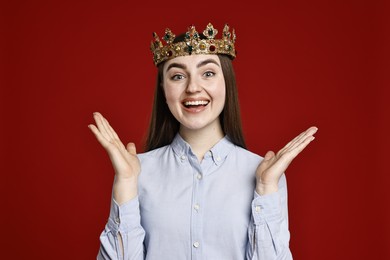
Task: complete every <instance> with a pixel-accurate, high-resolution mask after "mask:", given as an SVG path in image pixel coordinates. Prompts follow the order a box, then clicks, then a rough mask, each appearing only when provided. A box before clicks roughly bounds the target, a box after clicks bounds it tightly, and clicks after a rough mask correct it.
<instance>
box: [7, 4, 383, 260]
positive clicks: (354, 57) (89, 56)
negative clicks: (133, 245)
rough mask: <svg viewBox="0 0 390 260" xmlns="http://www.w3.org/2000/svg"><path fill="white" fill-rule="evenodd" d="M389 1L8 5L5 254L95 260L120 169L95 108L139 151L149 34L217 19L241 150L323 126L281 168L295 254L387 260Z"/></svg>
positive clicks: (151, 78) (147, 93)
mask: <svg viewBox="0 0 390 260" xmlns="http://www.w3.org/2000/svg"><path fill="white" fill-rule="evenodd" d="M6 2H8V3H6ZM341 2H343V3H341ZM384 2H385V1H383V3H382V2H381V1H349V3H347V1H325V2H323V3H320V2H318V1H260V3H259V4H258V7H254V6H251V5H249V4H244V3H243V2H241V1H240V2H237V3H234V4H223V2H220V3H217V2H210V1H208V2H199V1H198V2H197V1H190V2H188V1H178V2H174V1H170V2H164V3H163V4H159V5H155V4H153V3H152V2H145V3H140V2H138V3H130V1H106V2H97V1H4V2H3V3H2V4H1V6H0V12H1V21H0V23H1V31H0V33H1V34H0V43H1V45H2V46H1V53H0V55H1V56H0V60H1V74H0V76H1V77H0V80H1V81H0V84H1V92H0V95H1V127H0V131H1V132H0V135H1V168H0V171H1V182H0V183H1V201H2V206H1V211H2V213H1V225H2V226H1V231H2V232H1V236H2V239H1V240H2V241H1V243H0V247H1V254H2V257H1V258H2V259H94V258H95V256H96V254H97V250H98V246H99V240H98V238H99V234H100V232H101V231H102V229H103V228H104V225H105V222H106V219H107V217H108V212H109V202H110V195H111V184H112V179H113V171H112V168H111V164H110V161H109V159H108V157H107V155H106V154H105V151H104V150H103V149H102V148H101V147H100V146H99V144H98V143H97V141H96V140H95V139H94V137H93V135H92V134H91V133H90V132H89V129H88V128H87V125H88V124H90V123H92V122H93V120H92V113H93V112H94V111H100V112H101V113H103V114H104V115H105V116H106V117H107V118H108V119H109V120H110V122H111V124H112V125H113V126H114V127H115V129H116V130H117V132H118V133H119V135H120V136H121V138H122V140H123V141H130V140H132V141H134V142H135V143H136V144H137V146H138V148H139V149H138V150H139V151H142V141H143V138H144V134H145V130H146V128H147V125H148V120H149V114H150V111H151V104H152V95H153V89H154V82H155V72H156V70H155V67H154V65H153V63H152V59H151V53H150V52H149V44H150V40H151V33H152V32H153V31H156V32H158V33H159V34H160V36H162V35H163V32H164V30H165V27H170V28H171V29H172V30H173V31H174V32H177V33H179V32H182V31H183V30H185V29H186V28H187V26H188V25H190V24H192V23H193V24H195V25H196V26H197V28H198V29H199V30H203V28H204V27H205V26H206V24H207V23H208V22H209V21H210V22H212V23H213V24H214V25H215V26H216V27H217V28H218V29H220V31H221V29H222V26H223V24H224V23H225V22H228V23H229V24H230V25H231V26H232V27H234V28H235V29H236V32H237V44H236V47H237V49H238V57H237V59H236V60H235V61H234V66H235V68H236V74H237V79H238V87H239V95H240V102H241V108H242V115H243V124H244V131H245V134H246V139H247V143H248V146H249V149H250V150H252V151H254V152H256V153H259V154H262V155H263V154H264V153H265V152H266V151H267V150H268V149H273V150H277V149H279V148H281V147H282V146H283V145H284V144H285V143H286V142H287V141H289V139H290V138H292V137H294V136H295V135H296V134H298V133H299V132H301V131H302V130H304V129H306V128H307V127H309V126H311V125H316V126H318V127H319V132H318V133H317V135H316V136H317V138H316V140H315V141H314V142H313V143H312V144H311V145H310V146H309V147H308V148H307V150H305V151H304V152H303V153H302V154H301V155H300V156H299V157H298V158H297V159H296V161H294V162H293V164H292V165H291V166H290V168H289V169H288V171H287V178H288V183H289V209H290V229H291V250H292V252H293V255H294V256H295V259H299V260H300V259H302V260H303V259H309V260H313V259H315V260H322V259H327V260H328V259H389V257H390V251H389V242H390V240H389V235H390V226H389V218H390V216H389V195H388V190H389V176H388V175H389V170H388V166H387V164H386V163H387V160H388V159H387V157H388V154H389V152H388V150H389V146H390V145H389V138H388V136H387V135H388V132H389V130H390V129H389V126H388V120H389V107H388V105H387V104H388V98H389V95H388V94H389V92H388V88H389V79H388V74H389V68H390V66H389V44H390V41H389V32H390V30H389V29H390V28H389V20H388V17H389V12H388V11H389V5H388V4H385V3H384Z"/></svg>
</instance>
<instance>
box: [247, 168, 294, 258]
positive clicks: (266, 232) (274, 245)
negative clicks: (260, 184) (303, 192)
mask: <svg viewBox="0 0 390 260" xmlns="http://www.w3.org/2000/svg"><path fill="white" fill-rule="evenodd" d="M248 238H249V243H248V247H247V254H246V258H247V260H291V259H292V255H291V252H290V248H289V241H290V232H289V229H288V209H287V183H286V177H285V175H284V174H283V176H282V177H281V179H280V181H279V190H278V192H275V193H271V194H267V195H264V196H261V195H259V194H258V193H257V192H256V191H255V192H254V199H253V201H252V216H251V221H250V224H249V228H248Z"/></svg>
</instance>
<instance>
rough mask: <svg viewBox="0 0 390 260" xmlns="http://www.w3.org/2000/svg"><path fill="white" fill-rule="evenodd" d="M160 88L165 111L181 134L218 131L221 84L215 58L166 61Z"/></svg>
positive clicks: (183, 58) (185, 58)
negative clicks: (176, 124) (168, 111)
mask: <svg viewBox="0 0 390 260" xmlns="http://www.w3.org/2000/svg"><path fill="white" fill-rule="evenodd" d="M162 86H163V89H164V93H165V98H166V102H167V104H168V107H169V110H170V111H171V113H172V114H173V116H174V117H175V118H176V120H177V121H179V122H180V127H181V130H184V129H189V130H200V129H206V128H208V127H211V128H215V127H220V122H219V115H220V113H221V112H222V110H223V108H224V104H225V80H224V77H223V72H222V68H221V63H220V60H219V58H218V56H217V55H190V56H182V57H177V58H174V59H171V60H168V61H167V62H166V63H165V64H164V68H163V82H162Z"/></svg>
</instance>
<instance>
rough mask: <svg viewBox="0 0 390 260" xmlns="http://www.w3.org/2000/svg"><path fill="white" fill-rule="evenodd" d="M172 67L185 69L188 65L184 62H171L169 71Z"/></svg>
mask: <svg viewBox="0 0 390 260" xmlns="http://www.w3.org/2000/svg"><path fill="white" fill-rule="evenodd" d="M172 68H179V69H183V70H184V69H186V66H185V65H184V64H182V63H171V64H169V65H168V67H167V70H166V71H168V70H170V69H172Z"/></svg>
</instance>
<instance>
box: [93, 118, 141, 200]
mask: <svg viewBox="0 0 390 260" xmlns="http://www.w3.org/2000/svg"><path fill="white" fill-rule="evenodd" d="M93 117H94V119H95V122H96V126H95V125H93V124H90V125H88V127H89V128H90V129H91V131H92V132H93V133H94V134H95V137H96V139H97V140H98V141H99V143H100V144H101V145H102V146H103V148H104V149H105V150H106V151H107V153H108V155H109V157H110V159H111V163H112V165H113V167H114V170H115V181H114V186H113V195H114V199H115V200H116V202H117V203H118V204H122V203H124V202H126V201H128V200H130V199H132V198H134V197H135V196H136V195H137V183H138V175H139V173H140V171H141V165H140V162H139V159H138V157H137V153H136V148H135V145H134V143H128V144H127V146H126V147H125V146H124V145H123V143H122V142H121V140H120V139H119V137H118V135H117V134H116V132H115V131H114V129H113V128H112V127H111V126H110V124H109V123H108V121H107V120H106V119H105V118H104V117H103V116H102V115H101V114H100V113H98V112H96V113H94V114H93Z"/></svg>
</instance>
